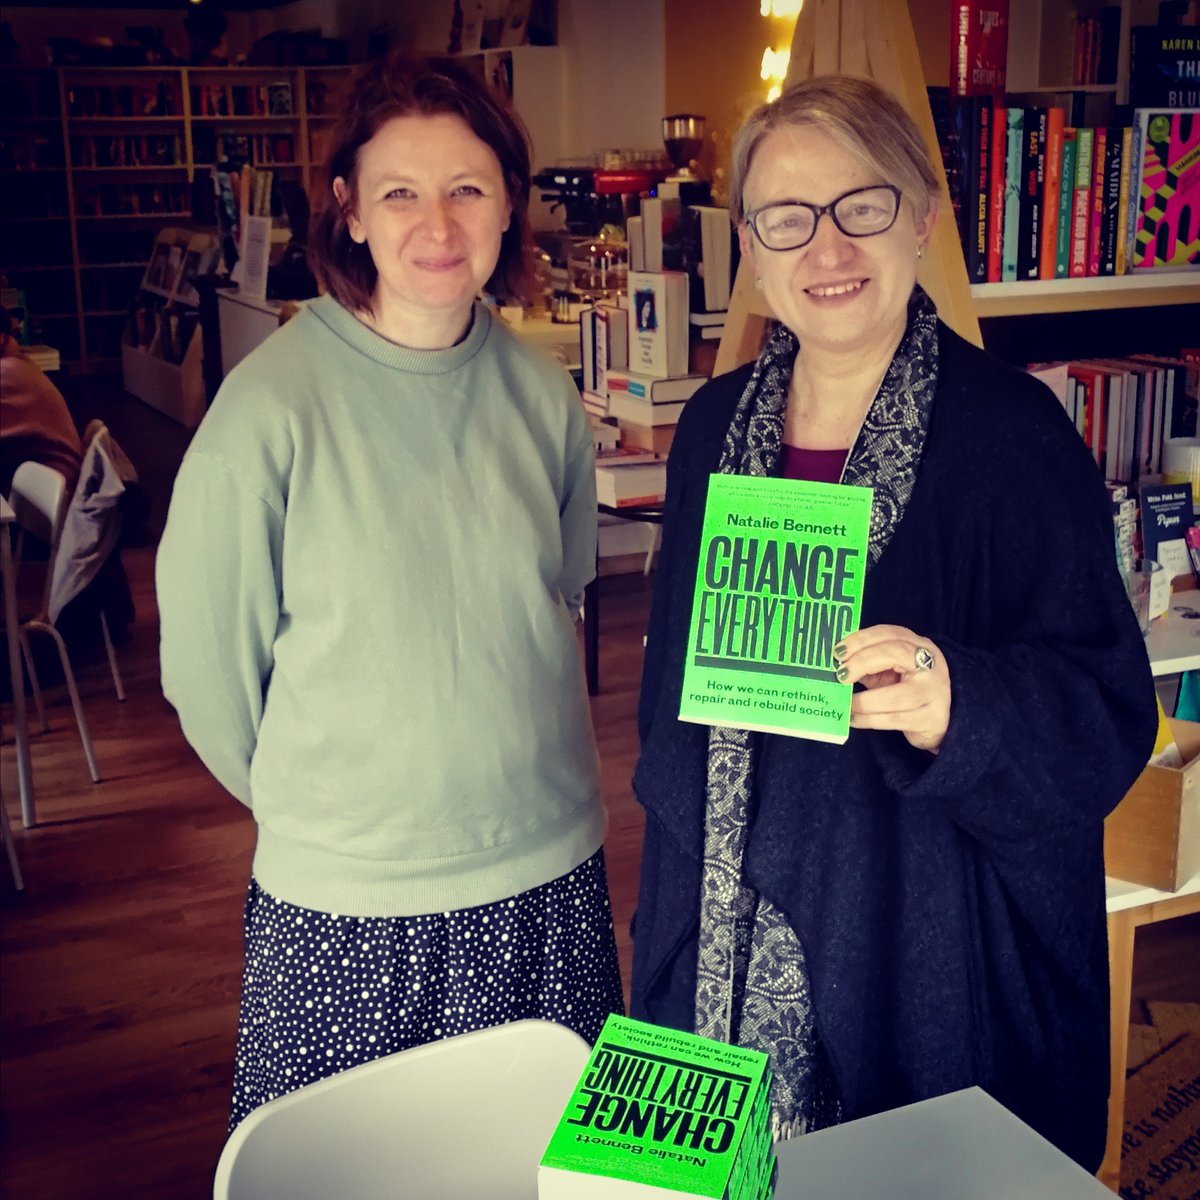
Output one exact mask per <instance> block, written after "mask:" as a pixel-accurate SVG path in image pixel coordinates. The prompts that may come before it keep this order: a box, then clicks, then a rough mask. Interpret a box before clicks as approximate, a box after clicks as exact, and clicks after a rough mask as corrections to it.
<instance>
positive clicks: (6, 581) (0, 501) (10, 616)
mask: <svg viewBox="0 0 1200 1200" xmlns="http://www.w3.org/2000/svg"><path fill="white" fill-rule="evenodd" d="M16 519H17V516H16V513H14V512H13V510H12V505H11V504H9V502H8V501H7V500H6V499H5V498H4V497H3V496H0V575H2V576H3V581H2V586H3V590H4V636H5V638H6V640H7V643H8V678H9V682H10V683H11V684H12V700H13V727H14V728H13V741H14V743H15V744H16V747H17V786H18V789H19V791H20V793H21V815H22V819H23V821H24V823H25V825H27V826H28V825H32V824H33V771H32V770H31V769H30V765H29V726H28V725H27V724H26V720H25V680H24V679H23V678H22V677H21V644H20V638H19V636H18V634H17V593H16V587H17V584H16V580H15V579H14V578H13V561H12V546H11V544H10V530H9V526H10V525H12V524H13V523H14V522H15V521H16ZM0 833H2V835H3V838H4V849H5V851H6V852H7V853H8V864H9V866H10V867H11V868H12V873H13V882H14V883H15V884H16V885H17V890H18V891H20V890H22V889H23V887H24V884H23V882H22V880H21V867H20V865H19V864H18V862H17V848H16V846H14V845H13V839H12V830H11V829H10V828H9V826H8V812H7V810H6V809H5V808H4V805H3V804H2V803H0Z"/></svg>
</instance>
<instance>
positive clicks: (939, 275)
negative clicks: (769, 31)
mask: <svg viewBox="0 0 1200 1200" xmlns="http://www.w3.org/2000/svg"><path fill="white" fill-rule="evenodd" d="M918 4H920V5H921V6H922V7H924V8H928V7H929V3H928V0H909V4H906V3H905V0H883V2H881V3H878V4H872V5H871V6H869V7H870V8H871V12H870V13H869V14H868V13H867V12H866V11H865V10H864V9H863V8H862V6H861V3H860V0H841V3H840V4H839V3H837V2H836V0H826V3H825V4H824V5H823V6H817V7H815V8H813V6H809V7H810V8H812V11H811V13H810V12H808V11H806V10H802V11H801V15H800V17H799V19H798V20H797V24H796V32H795V35H794V39H793V44H792V55H791V65H790V68H789V78H804V77H806V76H808V75H812V74H819V73H821V72H824V71H834V70H845V71H848V72H849V73H851V74H870V75H873V76H874V77H875V78H876V79H877V80H878V81H879V82H880V83H882V84H883V85H884V86H885V87H888V88H889V89H890V90H891V91H892V92H894V93H895V94H896V95H898V96H899V97H900V98H901V99H902V100H903V101H904V103H905V104H906V106H907V107H908V109H909V111H910V112H911V113H913V115H914V117H915V118H916V120H917V122H918V124H919V125H920V126H921V128H922V130H923V132H924V133H925V137H926V142H927V143H928V144H929V147H930V154H931V158H932V160H933V162H934V164H935V165H936V166H937V168H938V173H939V174H940V175H943V178H944V172H943V171H942V170H941V161H942V160H941V152H940V149H939V147H938V143H937V138H936V135H935V132H934V129H933V123H932V117H931V113H930V108H929V104H928V100H927V96H926V93H925V80H924V78H923V75H922V71H921V65H920V62H919V60H918V59H917V58H916V57H915V54H914V53H913V52H912V49H911V47H912V46H913V45H914V41H913V31H912V21H911V19H910V16H909V12H908V8H909V5H911V7H912V8H914V9H915V8H917V6H918ZM1113 6H1114V5H1113V0H1069V2H1068V3H1063V2H1062V0H1010V3H1009V43H1008V86H1007V90H1008V93H1009V94H1010V95H1019V96H1029V97H1030V101H1029V102H1030V103H1034V102H1036V103H1051V102H1052V101H1051V99H1050V97H1051V96H1052V95H1055V94H1057V95H1060V96H1061V95H1062V94H1064V93H1070V94H1072V95H1085V96H1087V97H1088V98H1089V103H1090V102H1095V103H1098V104H1100V105H1102V106H1103V109H1104V111H1109V110H1110V109H1111V106H1112V105H1113V104H1118V105H1119V104H1121V103H1123V102H1124V100H1125V99H1126V98H1127V97H1128V90H1129V75H1128V64H1129V45H1130V30H1131V28H1132V27H1133V26H1135V25H1153V24H1154V23H1155V20H1156V17H1157V12H1158V3H1157V0H1119V3H1117V4H1116V5H1115V7H1119V8H1120V42H1119V49H1118V60H1117V62H1118V71H1117V81H1116V82H1115V83H1113V84H1096V85H1077V84H1074V83H1073V82H1072V76H1071V67H1072V62H1071V56H1070V51H1071V48H1072V47H1073V44H1074V23H1075V19H1076V17H1077V16H1080V15H1082V16H1091V15H1095V14H1096V13H1098V12H1099V11H1100V10H1101V9H1102V8H1105V7H1113ZM938 9H939V15H938V19H941V6H940V5H938ZM1068 34H1069V36H1068ZM1064 47H1065V48H1064ZM1039 95H1040V96H1041V97H1042V98H1041V99H1036V100H1035V98H1036V97H1038V96H1039ZM1093 123H1103V122H1102V121H1094V122H1093ZM951 243H953V244H951ZM930 252H931V253H929V254H928V255H927V256H926V260H925V262H924V263H923V265H922V269H921V272H920V274H919V280H920V282H921V284H922V286H924V287H925V289H926V290H927V291H928V292H929V293H930V295H931V296H932V297H933V299H934V301H935V303H936V304H937V307H938V311H939V313H940V314H941V315H942V317H943V319H944V320H945V321H946V322H947V324H949V325H950V326H951V327H953V328H954V329H955V330H957V332H958V333H960V334H962V335H963V336H964V337H966V338H967V339H968V340H970V341H974V342H976V343H977V344H982V338H981V335H980V331H979V325H978V322H979V320H980V319H988V318H996V317H1000V318H1010V317H1031V316H1035V317H1036V316H1050V317H1053V316H1056V315H1058V314H1080V313H1088V312H1102V311H1119V310H1127V311H1131V312H1140V311H1141V310H1143V309H1145V310H1149V309H1163V308H1166V309H1168V310H1169V311H1172V312H1176V313H1178V314H1179V318H1180V321H1179V324H1180V325H1181V326H1182V325H1183V324H1184V323H1185V322H1187V321H1188V320H1190V319H1191V317H1190V313H1189V312H1187V311H1185V308H1184V306H1193V307H1194V306H1197V305H1200V272H1198V271H1194V270H1182V271H1140V272H1137V273H1134V274H1129V275H1120V276H1091V277H1087V278H1077V279H1047V280H1027V281H1018V282H1014V283H976V284H969V283H968V281H967V278H966V264H965V260H964V258H963V253H962V248H961V246H960V245H959V244H958V237H957V232H956V230H955V227H954V218H953V215H952V212H951V207H950V203H949V193H948V191H947V190H945V188H944V189H943V196H942V213H941V216H940V217H939V219H938V223H937V227H936V229H935V231H934V237H933V239H932V241H931V244H930ZM773 315H774V314H773V313H771V312H770V310H769V307H768V306H767V304H766V302H765V299H764V298H763V296H762V293H761V292H759V291H757V289H755V288H754V286H753V281H752V279H750V277H749V271H748V270H746V269H745V264H743V269H742V270H740V271H739V274H738V279H737V282H736V283H735V286H734V296H733V299H732V300H731V302H730V315H729V320H728V321H727V323H726V329H725V336H724V337H723V338H722V340H721V346H720V350H719V353H718V359H717V364H716V372H718V373H719V372H723V371H728V370H732V369H733V368H734V367H736V366H737V365H738V364H739V363H743V362H746V361H748V360H749V359H750V358H753V357H754V356H755V355H756V354H757V353H758V348H759V345H760V343H761V336H762V331H763V328H764V326H765V322H766V321H767V320H768V319H770V318H771V317H772V316H773Z"/></svg>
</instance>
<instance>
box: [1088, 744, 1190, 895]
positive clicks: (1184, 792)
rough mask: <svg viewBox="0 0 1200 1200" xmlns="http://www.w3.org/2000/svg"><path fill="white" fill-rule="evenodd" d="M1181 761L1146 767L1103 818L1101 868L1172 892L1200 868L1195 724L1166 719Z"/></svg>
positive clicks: (1132, 880)
mask: <svg viewBox="0 0 1200 1200" xmlns="http://www.w3.org/2000/svg"><path fill="white" fill-rule="evenodd" d="M1171 732H1172V733H1174V735H1175V741H1176V742H1177V744H1178V745H1179V751H1180V753H1181V754H1182V755H1183V766H1182V767H1180V768H1176V767H1147V768H1146V769H1145V770H1144V771H1143V772H1142V773H1141V774H1140V775H1139V776H1138V777H1137V779H1136V780H1135V781H1134V784H1133V787H1131V788H1130V789H1129V792H1128V794H1127V795H1126V796H1125V799H1124V800H1122V801H1121V803H1120V804H1118V805H1117V807H1116V808H1115V809H1114V810H1113V812H1112V813H1110V814H1109V817H1108V820H1107V821H1105V822H1104V870H1105V873H1106V874H1108V875H1111V876H1113V877H1114V878H1116V879H1124V880H1127V881H1129V882H1130V883H1142V884H1145V885H1147V886H1148V887H1153V888H1158V889H1159V890H1160V891H1163V892H1174V891H1177V890H1178V889H1179V888H1181V887H1182V886H1183V885H1184V884H1185V883H1187V882H1188V880H1189V879H1191V878H1192V877H1193V876H1194V875H1195V874H1196V873H1197V872H1198V871H1200V724H1197V723H1196V722H1194V721H1171Z"/></svg>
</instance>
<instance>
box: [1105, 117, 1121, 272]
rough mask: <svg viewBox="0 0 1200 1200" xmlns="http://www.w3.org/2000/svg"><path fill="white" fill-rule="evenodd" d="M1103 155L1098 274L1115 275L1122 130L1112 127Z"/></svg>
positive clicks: (1119, 206)
mask: <svg viewBox="0 0 1200 1200" xmlns="http://www.w3.org/2000/svg"><path fill="white" fill-rule="evenodd" d="M1107 138H1108V140H1107V148H1106V150H1105V153H1104V225H1103V230H1102V233H1101V239H1100V242H1101V244H1100V274H1101V275H1115V274H1116V273H1117V219H1118V214H1119V212H1120V209H1121V158H1122V152H1121V147H1122V141H1121V138H1122V130H1121V129H1119V128H1118V127H1116V126H1114V127H1112V128H1110V129H1109V131H1108V135H1107Z"/></svg>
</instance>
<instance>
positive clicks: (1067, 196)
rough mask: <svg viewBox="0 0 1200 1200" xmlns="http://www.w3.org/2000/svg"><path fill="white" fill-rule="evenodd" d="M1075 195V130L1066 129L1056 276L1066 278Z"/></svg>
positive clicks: (1059, 198) (1064, 131) (1063, 149)
mask: <svg viewBox="0 0 1200 1200" xmlns="http://www.w3.org/2000/svg"><path fill="white" fill-rule="evenodd" d="M1074 196H1075V130H1074V129H1064V130H1063V140H1062V164H1061V167H1060V169H1059V182H1058V236H1057V239H1056V241H1057V245H1056V247H1055V254H1054V278H1055V279H1066V277H1067V275H1068V273H1069V272H1070V269H1071V207H1072V205H1071V201H1072V200H1073V199H1074Z"/></svg>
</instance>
